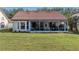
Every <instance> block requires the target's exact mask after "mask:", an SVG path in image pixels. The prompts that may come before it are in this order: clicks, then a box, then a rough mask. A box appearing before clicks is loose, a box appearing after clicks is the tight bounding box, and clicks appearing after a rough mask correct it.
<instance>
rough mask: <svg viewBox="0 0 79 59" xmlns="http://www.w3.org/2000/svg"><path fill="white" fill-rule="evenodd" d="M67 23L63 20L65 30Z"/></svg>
mask: <svg viewBox="0 0 79 59" xmlns="http://www.w3.org/2000/svg"><path fill="white" fill-rule="evenodd" d="M66 27H67V24H66V22H64V31H66Z"/></svg>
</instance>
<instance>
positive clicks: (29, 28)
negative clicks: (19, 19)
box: [28, 21, 31, 31]
mask: <svg viewBox="0 0 79 59" xmlns="http://www.w3.org/2000/svg"><path fill="white" fill-rule="evenodd" d="M28 23H29V24H28V26H29V31H31V21H28Z"/></svg>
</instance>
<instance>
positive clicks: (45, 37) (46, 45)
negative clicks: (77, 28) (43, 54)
mask: <svg viewBox="0 0 79 59" xmlns="http://www.w3.org/2000/svg"><path fill="white" fill-rule="evenodd" d="M0 50H1V51H73V50H74V51H76V50H79V35H78V34H69V33H9V32H4V33H0Z"/></svg>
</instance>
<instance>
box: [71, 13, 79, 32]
mask: <svg viewBox="0 0 79 59" xmlns="http://www.w3.org/2000/svg"><path fill="white" fill-rule="evenodd" d="M72 17H73V22H74V23H76V25H77V30H78V31H79V13H76V14H73V15H72ZM74 17H75V18H76V19H74ZM73 30H74V31H75V30H76V28H75V26H73Z"/></svg>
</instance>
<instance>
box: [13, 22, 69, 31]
mask: <svg viewBox="0 0 79 59" xmlns="http://www.w3.org/2000/svg"><path fill="white" fill-rule="evenodd" d="M21 22H25V29H24V30H23V29H21ZM27 22H28V28H29V29H27ZM31 22H33V21H14V22H13V31H14V32H15V31H16V32H19V31H24V32H32V31H31V28H32V27H31V26H32V24H31ZM43 22H57V23H56V25H57V26H59V24H61V22H64V23H67V21H43ZM67 27H68V23H67V25H65V27H64V29H66V28H67ZM34 32H37V31H34ZM38 32H41V31H38ZM43 32H54V31H43ZM55 32H60V31H55ZM61 32H68V31H66V30H64V31H61Z"/></svg>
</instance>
